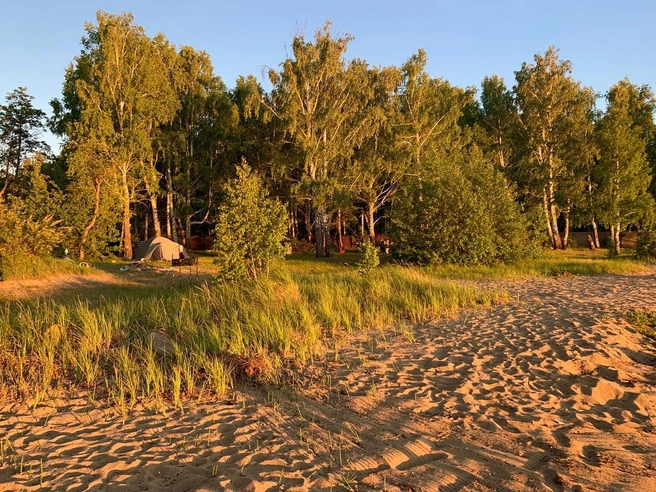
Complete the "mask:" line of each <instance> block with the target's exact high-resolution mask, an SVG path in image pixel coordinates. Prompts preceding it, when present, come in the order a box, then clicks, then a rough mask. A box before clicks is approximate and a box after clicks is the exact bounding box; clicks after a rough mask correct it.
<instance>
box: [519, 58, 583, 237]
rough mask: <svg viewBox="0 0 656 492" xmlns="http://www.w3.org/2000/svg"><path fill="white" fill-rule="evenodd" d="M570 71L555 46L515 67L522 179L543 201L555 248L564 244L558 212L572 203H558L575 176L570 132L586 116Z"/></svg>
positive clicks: (577, 126) (578, 125) (527, 189)
mask: <svg viewBox="0 0 656 492" xmlns="http://www.w3.org/2000/svg"><path fill="white" fill-rule="evenodd" d="M571 72H572V66H571V63H570V62H569V61H567V60H564V61H561V60H559V58H558V50H557V49H556V48H554V47H550V48H549V49H548V50H547V51H546V52H545V53H544V55H540V54H536V55H535V57H534V63H532V64H530V63H524V64H523V65H522V68H521V70H519V71H517V72H515V78H516V81H517V84H516V86H515V87H514V92H515V97H516V100H517V105H518V109H519V124H520V125H521V130H522V131H523V133H524V139H525V142H526V150H527V157H526V159H525V160H524V162H523V163H522V167H523V169H521V171H522V172H521V174H522V177H523V181H524V182H523V183H522V184H523V187H524V189H525V190H526V192H527V193H529V194H531V195H532V196H533V198H538V199H539V200H541V202H542V208H543V211H544V216H545V218H546V224H545V225H546V229H547V233H548V235H549V243H550V245H551V247H552V248H553V249H561V248H564V247H566V243H565V242H564V241H563V238H562V236H561V234H560V231H559V229H558V217H559V216H560V213H561V211H562V210H564V209H566V208H567V207H568V206H569V205H568V204H567V203H565V204H563V203H562V201H561V202H560V203H559V200H558V196H559V193H560V192H561V191H563V185H564V182H565V180H566V179H568V177H569V176H571V164H572V163H571V162H570V161H569V160H568V159H567V151H568V148H571V145H572V135H573V133H575V132H576V131H577V129H578V128H579V127H581V126H582V125H580V119H581V118H586V117H588V113H587V112H586V107H585V105H586V102H587V101H588V98H587V97H585V91H584V89H583V88H582V87H581V85H580V83H578V82H575V81H574V80H573V79H572V77H571ZM561 195H562V193H561Z"/></svg>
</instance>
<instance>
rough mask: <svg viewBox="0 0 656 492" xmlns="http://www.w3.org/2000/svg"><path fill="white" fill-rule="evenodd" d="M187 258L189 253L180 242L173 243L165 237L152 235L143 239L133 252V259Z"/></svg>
mask: <svg viewBox="0 0 656 492" xmlns="http://www.w3.org/2000/svg"><path fill="white" fill-rule="evenodd" d="M180 258H189V253H187V250H186V249H184V246H182V244H178V243H175V242H173V241H171V240H170V239H167V238H165V237H152V238H150V239H149V240H148V241H144V242H143V243H142V244H141V245H140V246H139V247H138V248H137V250H136V251H135V252H134V255H133V256H132V259H133V260H135V261H141V260H143V261H155V260H169V261H170V260H179V259H180Z"/></svg>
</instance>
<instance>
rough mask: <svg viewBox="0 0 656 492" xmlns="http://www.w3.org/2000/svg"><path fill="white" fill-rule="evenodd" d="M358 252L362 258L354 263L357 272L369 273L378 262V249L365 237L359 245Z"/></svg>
mask: <svg viewBox="0 0 656 492" xmlns="http://www.w3.org/2000/svg"><path fill="white" fill-rule="evenodd" d="M360 252H361V253H362V258H360V260H358V262H357V263H356V266H357V267H358V272H360V273H361V274H362V275H365V274H368V273H371V271H372V270H374V268H376V267H377V266H378V265H379V264H380V259H379V258H378V249H377V248H376V246H374V245H373V244H372V243H371V241H369V240H368V239H365V240H364V241H362V244H361V245H360Z"/></svg>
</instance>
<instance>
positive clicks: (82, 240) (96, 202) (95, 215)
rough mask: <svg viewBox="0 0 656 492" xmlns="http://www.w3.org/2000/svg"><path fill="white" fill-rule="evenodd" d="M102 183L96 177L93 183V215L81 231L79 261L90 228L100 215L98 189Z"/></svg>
mask: <svg viewBox="0 0 656 492" xmlns="http://www.w3.org/2000/svg"><path fill="white" fill-rule="evenodd" d="M102 183H103V180H102V179H100V180H98V179H96V181H95V184H94V190H93V191H94V204H93V216H92V217H91V220H90V221H89V223H88V224H87V226H86V227H85V228H84V231H82V236H81V237H80V244H79V247H78V258H79V259H80V261H82V260H84V256H85V254H86V251H85V247H86V244H87V240H88V239H89V233H90V232H91V229H93V228H94V227H95V225H96V221H97V220H98V216H99V215H100V189H101V187H102Z"/></svg>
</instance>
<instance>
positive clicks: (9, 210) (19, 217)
mask: <svg viewBox="0 0 656 492" xmlns="http://www.w3.org/2000/svg"><path fill="white" fill-rule="evenodd" d="M0 218H1V222H0V279H6V278H8V277H10V276H11V270H12V264H13V263H16V262H20V261H23V260H25V259H29V258H31V257H35V256H48V255H50V253H51V252H52V250H53V248H54V247H55V246H56V245H57V244H59V243H60V242H61V241H62V239H63V237H64V233H63V231H62V229H61V228H60V227H59V221H57V220H55V219H54V218H53V217H52V216H50V215H47V216H45V217H43V218H41V219H35V218H33V217H32V216H28V215H26V213H25V209H24V206H23V203H22V202H21V201H20V200H18V199H13V200H12V202H8V201H7V200H5V199H0Z"/></svg>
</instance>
